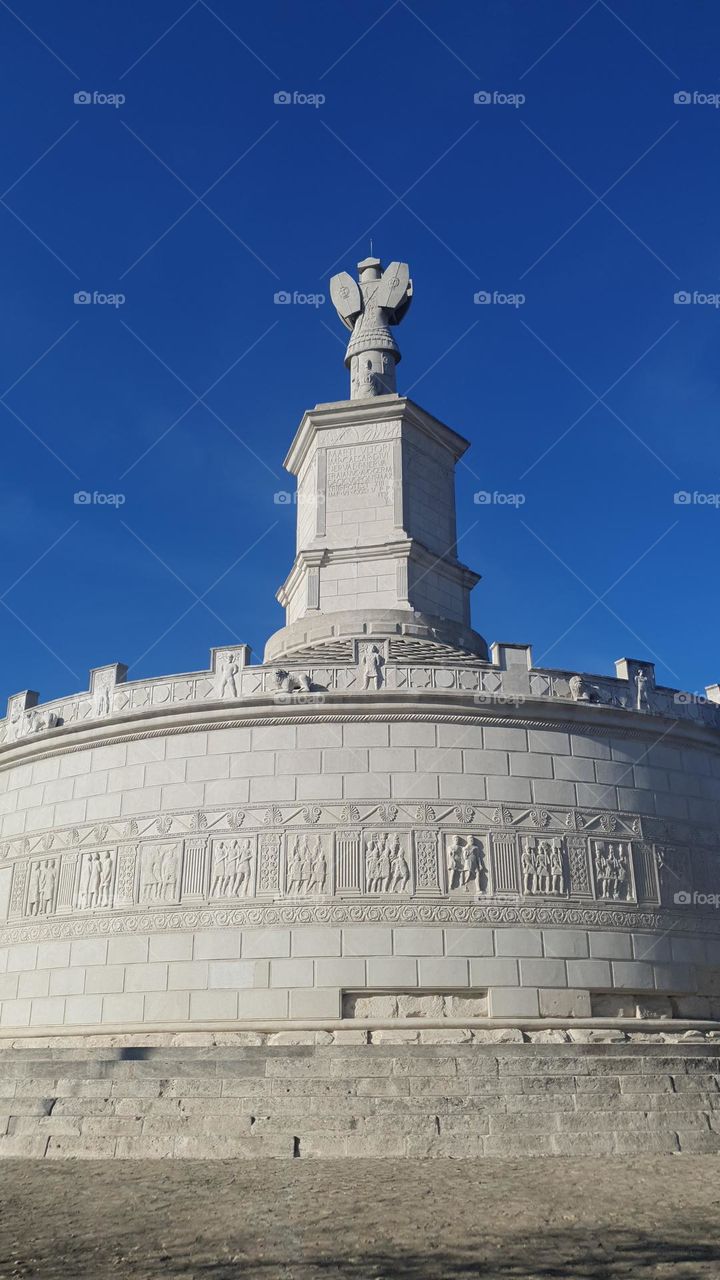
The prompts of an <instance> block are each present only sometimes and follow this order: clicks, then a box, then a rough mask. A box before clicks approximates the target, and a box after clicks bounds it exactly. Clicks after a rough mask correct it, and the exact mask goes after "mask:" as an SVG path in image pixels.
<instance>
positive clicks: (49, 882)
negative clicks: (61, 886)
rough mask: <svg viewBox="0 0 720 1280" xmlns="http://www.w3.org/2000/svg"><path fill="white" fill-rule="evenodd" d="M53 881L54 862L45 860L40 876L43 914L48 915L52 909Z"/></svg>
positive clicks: (54, 876) (54, 874)
mask: <svg viewBox="0 0 720 1280" xmlns="http://www.w3.org/2000/svg"><path fill="white" fill-rule="evenodd" d="M55 881H56V872H55V864H54V863H53V862H46V863H45V866H44V867H43V870H42V874H41V876H40V892H41V895H42V912H43V915H49V914H50V912H51V911H52V906H53V900H54V898H55Z"/></svg>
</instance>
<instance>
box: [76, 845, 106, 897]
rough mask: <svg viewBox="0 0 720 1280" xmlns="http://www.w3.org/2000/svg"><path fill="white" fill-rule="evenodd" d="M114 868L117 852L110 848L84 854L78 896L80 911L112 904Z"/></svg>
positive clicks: (81, 862) (81, 861)
mask: <svg viewBox="0 0 720 1280" xmlns="http://www.w3.org/2000/svg"><path fill="white" fill-rule="evenodd" d="M114 870H115V854H114V853H110V851H109V850H108V849H104V850H103V851H102V852H101V853H84V854H83V855H82V858H81V860H80V879H79V881H78V896H77V907H78V910H79V911H88V910H93V909H94V908H96V907H109V906H110V901H111V896H112V881H113V871H114Z"/></svg>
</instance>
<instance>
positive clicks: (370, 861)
mask: <svg viewBox="0 0 720 1280" xmlns="http://www.w3.org/2000/svg"><path fill="white" fill-rule="evenodd" d="M367 887H368V893H379V892H380V846H379V844H378V842H377V840H376V839H375V838H374V837H373V836H371V837H370V840H369V841H368V846H367Z"/></svg>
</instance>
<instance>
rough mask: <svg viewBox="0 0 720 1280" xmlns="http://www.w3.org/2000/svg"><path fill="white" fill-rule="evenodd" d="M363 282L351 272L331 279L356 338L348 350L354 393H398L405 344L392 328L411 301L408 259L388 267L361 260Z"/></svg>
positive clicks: (338, 305)
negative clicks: (401, 345) (401, 346)
mask: <svg viewBox="0 0 720 1280" xmlns="http://www.w3.org/2000/svg"><path fill="white" fill-rule="evenodd" d="M358 271H359V273H360V278H359V282H356V281H355V280H353V278H352V276H350V275H348V273H347V271H341V272H340V273H339V274H338V275H336V276H333V278H332V280H331V281H330V297H331V298H332V302H333V306H334V307H335V310H336V311H337V313H338V315H339V317H340V319H341V320H342V322H343V324H344V325H345V328H346V329H350V330H351V332H352V337H351V338H350V341H349V343H348V348H347V351H346V352H345V364H346V365H347V367H348V369H349V370H350V398H351V400H358V399H364V398H365V397H367V396H384V395H393V394H394V393H395V391H396V378H395V366H396V365H397V363H398V361H399V360H400V349H399V347H398V345H397V343H396V341H395V339H394V338H393V336H392V333H391V332H390V328H391V326H393V325H396V324H399V323H400V321H401V320H402V318H403V316H404V315H405V312H406V311H407V309H408V307H409V306H410V300H411V298H412V281H411V279H410V273H409V271H408V265H407V263H406V262H391V263H390V265H389V267H387V268H386V270H385V271H384V272H383V270H382V264H381V262H380V259H379V258H372V257H370V258H365V259H364V260H363V261H362V262H359V263H358Z"/></svg>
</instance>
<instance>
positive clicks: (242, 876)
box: [233, 840, 252, 898]
mask: <svg viewBox="0 0 720 1280" xmlns="http://www.w3.org/2000/svg"><path fill="white" fill-rule="evenodd" d="M251 880H252V846H251V844H250V841H249V840H243V843H242V847H241V850H240V858H239V861H238V870H237V876H236V878H235V888H234V890H233V892H234V893H240V890H241V889H242V894H243V897H244V898H247V896H248V894H249V892H250V885H251Z"/></svg>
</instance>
